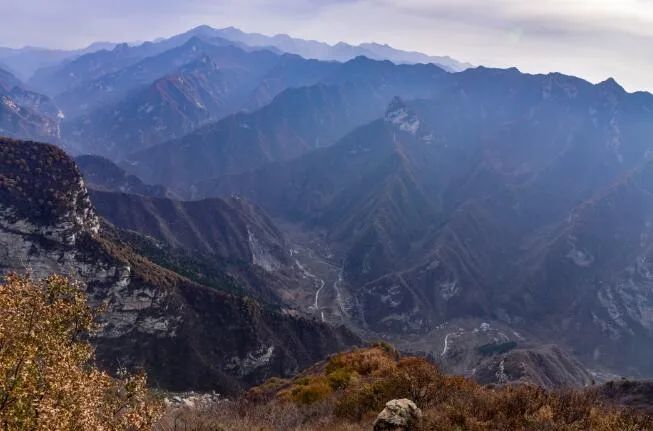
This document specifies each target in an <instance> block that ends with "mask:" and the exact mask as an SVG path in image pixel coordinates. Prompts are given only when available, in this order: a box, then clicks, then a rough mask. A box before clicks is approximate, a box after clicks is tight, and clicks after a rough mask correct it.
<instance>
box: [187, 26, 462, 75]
mask: <svg viewBox="0 0 653 431" xmlns="http://www.w3.org/2000/svg"><path fill="white" fill-rule="evenodd" d="M196 30H198V31H201V32H204V33H212V34H215V35H217V36H220V37H223V38H225V39H228V40H233V41H237V42H241V43H244V44H246V45H249V46H258V47H269V46H273V47H275V48H277V49H280V50H281V51H284V52H288V53H292V54H297V55H301V56H302V57H304V58H315V59H319V60H336V61H341V62H345V61H348V60H351V59H353V58H356V57H359V56H364V57H368V58H370V59H374V60H390V61H392V62H394V63H409V64H414V63H433V64H435V65H438V66H440V67H442V68H443V69H445V70H447V71H449V72H458V71H461V70H464V69H467V68H469V67H471V65H470V64H468V63H461V62H459V61H456V60H454V59H452V58H451V57H438V56H429V55H426V54H423V53H419V52H414V51H402V50H399V49H395V48H392V47H391V46H389V45H387V44H386V45H381V44H378V43H363V44H360V45H350V44H347V43H344V42H339V43H337V44H336V45H329V44H327V43H324V42H318V41H315V40H304V39H299V38H294V37H291V36H288V35H286V34H278V35H275V36H265V35H262V34H259V33H246V32H243V31H241V30H239V29H237V28H235V27H227V28H221V29H214V28H211V27H209V26H200V27H197V28H196Z"/></svg>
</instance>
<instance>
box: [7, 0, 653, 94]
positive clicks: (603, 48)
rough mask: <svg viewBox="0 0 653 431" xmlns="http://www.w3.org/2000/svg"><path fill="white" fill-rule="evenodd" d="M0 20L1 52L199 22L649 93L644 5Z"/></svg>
mask: <svg viewBox="0 0 653 431" xmlns="http://www.w3.org/2000/svg"><path fill="white" fill-rule="evenodd" d="M0 16H2V17H3V18H2V25H1V26H0V46H12V47H19V46H24V45H33V46H45V47H51V48H78V47H82V46H85V45H88V44H90V43H91V42H94V41H112V42H121V41H143V40H151V39H154V38H157V37H161V36H170V35H173V34H176V33H180V32H183V31H185V30H188V29H189V28H191V27H194V26H196V25H200V24H207V25H211V26H213V27H228V26H234V27H238V28H240V29H242V30H244V31H249V32H259V33H264V34H270V35H272V34H277V33H286V34H289V35H291V36H295V37H301V38H306V39H315V40H321V41H325V42H329V43H337V42H339V41H344V42H348V43H353V44H357V43H361V42H371V41H374V42H379V43H388V44H390V45H392V46H394V47H396V48H401V49H408V50H416V51H422V52H425V53H427V54H432V55H449V56H451V57H453V58H456V59H458V60H461V61H466V62H470V63H472V64H475V65H485V66H494V67H511V66H516V67H518V68H519V69H520V70H522V71H524V72H538V73H546V72H551V71H558V72H562V73H568V74H573V75H577V76H580V77H583V78H585V79H588V80H590V81H592V82H599V81H602V80H604V79H606V78H608V77H613V78H615V79H616V80H617V81H618V82H620V83H621V84H622V85H623V86H624V87H625V88H626V89H628V90H630V91H634V90H648V91H653V74H652V73H651V72H652V71H653V0H232V1H225V0H0Z"/></svg>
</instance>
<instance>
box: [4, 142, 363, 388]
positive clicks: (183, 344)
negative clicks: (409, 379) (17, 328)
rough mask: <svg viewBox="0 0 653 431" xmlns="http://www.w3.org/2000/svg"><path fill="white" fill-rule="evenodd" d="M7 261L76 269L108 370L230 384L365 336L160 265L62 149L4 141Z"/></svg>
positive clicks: (281, 371)
mask: <svg viewBox="0 0 653 431" xmlns="http://www.w3.org/2000/svg"><path fill="white" fill-rule="evenodd" d="M0 151H2V156H3V157H2V158H0V256H1V257H2V259H1V263H0V265H1V266H0V271H2V272H7V271H30V272H31V273H32V274H33V275H34V276H35V277H41V276H45V275H47V274H49V273H52V272H58V273H64V274H68V275H69V276H71V277H74V278H76V279H79V280H81V281H82V282H84V283H85V285H86V286H87V292H88V295H89V298H90V300H91V301H92V302H93V303H94V304H99V303H104V304H106V306H107V311H106V313H104V315H103V317H102V319H101V329H100V331H99V333H98V334H97V335H96V336H94V341H95V343H96V345H97V348H98V350H97V357H98V360H99V361H100V362H101V363H102V364H103V365H104V366H106V367H108V368H116V367H118V366H119V365H120V366H128V367H130V368H139V367H144V368H145V369H146V370H147V371H148V372H149V374H150V376H151V377H152V379H153V380H154V383H155V384H156V385H158V386H161V387H166V388H170V389H178V390H179V389H191V388H193V389H217V390H220V391H225V392H231V391H235V390H238V389H239V388H241V387H243V386H244V385H247V384H251V383H254V382H258V381H261V380H262V379H264V378H266V377H268V376H272V375H289V374H292V373H294V372H296V371H298V370H299V369H301V368H302V367H305V366H308V365H309V364H311V363H313V362H315V361H316V360H319V359H320V358H322V357H324V356H325V355H327V354H328V353H331V352H334V351H337V350H338V349H341V348H343V347H344V346H346V345H350V344H352V343H356V342H357V339H356V337H354V336H352V335H351V334H350V333H349V332H348V331H346V330H344V329H342V328H340V329H334V328H331V327H329V326H327V325H324V324H319V323H316V322H313V321H309V320H304V319H302V318H299V317H295V316H292V315H290V314H288V313H282V312H277V311H273V310H271V309H269V308H268V307H266V306H264V305H262V304H260V303H259V302H257V301H254V300H252V299H248V298H244V297H239V296H234V295H230V294H226V293H222V292H219V291H216V290H215V289H210V288H207V287H203V286H201V285H199V284H197V283H194V282H192V281H190V280H189V279H187V278H184V277H182V276H180V275H178V274H176V273H174V272H172V271H170V270H166V269H164V268H162V267H160V266H158V265H155V264H153V263H152V262H151V261H149V260H148V259H146V258H144V257H142V256H140V255H138V254H137V253H135V252H134V250H133V249H132V248H130V247H129V246H127V245H126V244H125V243H123V242H121V241H120V240H119V239H118V237H119V235H118V234H119V232H118V231H116V230H115V229H114V228H112V227H111V226H108V225H104V224H103V223H101V220H100V219H99V218H98V216H97V215H96V213H95V210H94V208H93V206H92V205H91V203H90V200H89V197H88V192H87V190H86V188H85V186H84V182H83V180H82V179H81V176H80V174H79V171H78V169H77V167H76V166H75V164H74V162H73V161H72V160H71V159H69V158H68V157H67V156H66V155H65V154H64V153H63V152H62V151H61V150H59V149H57V148H55V147H53V146H49V145H44V144H37V143H32V142H21V141H13V140H8V139H4V138H3V139H1V140H0Z"/></svg>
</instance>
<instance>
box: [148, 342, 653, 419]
mask: <svg viewBox="0 0 653 431" xmlns="http://www.w3.org/2000/svg"><path fill="white" fill-rule="evenodd" d="M394 398H410V399H412V400H414V401H415V402H416V403H417V405H418V406H419V407H420V408H421V409H422V411H423V414H424V417H423V420H422V422H421V423H420V425H419V428H418V429H419V430H433V431H451V430H459V431H463V430H464V431H504V430H515V431H519V430H521V431H527V430H528V431H530V430H537V431H554V430H555V431H581V430H592V431H644V430H653V420H652V419H651V418H650V417H647V416H644V415H641V414H636V413H634V412H631V411H627V410H625V409H620V408H617V407H614V406H610V405H608V404H605V403H604V402H602V401H601V400H600V399H599V398H598V397H597V396H596V395H595V393H594V392H590V391H564V392H549V391H545V390H543V389H540V388H536V387H533V386H526V385H519V386H502V387H499V386H496V387H484V386H480V385H478V384H476V383H474V382H473V381H471V380H469V379H466V378H462V377H454V376H446V375H443V374H441V373H440V372H439V371H438V370H437V368H436V367H435V366H434V365H432V364H430V363H429V362H427V361H426V360H424V359H421V358H415V357H404V358H401V357H400V356H399V355H398V354H397V353H396V352H395V351H394V350H393V349H392V348H391V347H389V346H387V345H377V346H373V347H370V348H366V349H359V350H355V351H353V352H349V353H341V354H338V355H335V356H333V357H332V358H331V359H330V360H329V361H328V362H327V363H326V364H323V365H321V366H316V367H314V368H313V369H311V370H309V371H307V372H306V373H304V374H303V375H300V376H298V377H296V378H295V379H292V380H281V379H271V380H270V381H268V382H266V383H265V384H264V385H261V386H259V387H256V388H254V389H252V390H251V391H249V392H248V393H247V394H246V395H244V396H243V397H242V398H241V399H238V400H233V401H222V402H219V403H213V404H210V405H204V406H196V407H195V408H182V409H173V410H171V411H169V412H168V415H167V416H166V419H165V421H163V422H162V423H161V424H160V428H159V430H158V431H172V430H175V431H177V430H215V431H217V430H224V431H227V430H234V431H235V430H239V431H240V430H243V431H244V430H261V431H262V430H308V431H311V430H331V431H338V430H370V429H371V428H372V423H373V421H374V418H375V417H376V415H377V414H378V412H379V411H381V410H382V409H383V406H384V405H385V403H386V402H387V401H388V400H390V399H394Z"/></svg>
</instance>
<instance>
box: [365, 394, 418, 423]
mask: <svg viewBox="0 0 653 431" xmlns="http://www.w3.org/2000/svg"><path fill="white" fill-rule="evenodd" d="M421 417H422V411H421V410H420V409H419V408H417V406H416V405H415V403H414V402H412V401H411V400H409V399H406V398H402V399H400V400H391V401H388V402H387V403H386V404H385V408H384V409H383V411H381V413H379V415H378V416H377V417H376V420H375V421H374V431H411V430H414V429H415V426H416V425H417V424H418V422H419V420H420V419H421Z"/></svg>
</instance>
